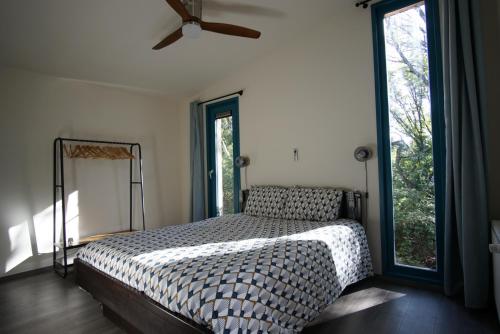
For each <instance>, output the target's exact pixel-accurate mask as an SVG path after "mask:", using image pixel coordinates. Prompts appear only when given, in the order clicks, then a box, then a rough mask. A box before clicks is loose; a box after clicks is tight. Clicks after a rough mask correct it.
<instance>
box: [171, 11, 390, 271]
mask: <svg viewBox="0 0 500 334" xmlns="http://www.w3.org/2000/svg"><path fill="white" fill-rule="evenodd" d="M370 22H371V20H370V12H369V11H363V10H360V9H358V8H355V7H354V6H353V5H352V3H349V2H346V4H345V6H343V7H342V8H340V9H339V11H338V12H336V13H332V16H331V18H330V19H329V20H328V22H325V23H324V24H322V25H320V26H319V27H317V29H315V30H314V31H309V33H308V34H307V35H303V36H299V37H297V38H296V39H295V40H291V41H288V42H286V43H284V45H283V46H282V47H280V48H278V50H277V51H276V52H274V53H272V54H269V55H268V56H266V57H265V58H262V59H260V60H258V61H257V62H255V63H253V64H249V65H248V66H246V67H244V68H242V69H241V70H240V71H238V72H236V73H234V74H233V75H231V76H229V77H227V78H225V79H224V80H222V81H220V82H217V83H214V84H213V85H212V86H210V87H209V88H207V89H206V90H204V91H203V92H201V93H200V94H199V95H197V96H194V97H192V99H191V100H194V99H195V98H200V99H205V98H210V97H213V96H218V95H222V94H225V93H227V92H231V91H235V90H238V89H240V88H243V89H244V90H245V93H244V95H243V96H242V97H241V98H240V141H241V154H242V155H248V156H249V157H250V159H251V165H250V167H249V168H248V182H249V184H283V185H295V184H300V185H329V186H342V187H348V188H354V189H364V166H363V164H361V163H359V162H357V161H355V160H354V158H353V151H354V149H355V147H357V146H359V145H370V146H371V147H372V148H375V145H376V140H377V136H376V121H375V116H376V112H375V96H374V78H373V52H372V40H371V37H372V33H371V23H370ZM228 52H229V51H228ZM188 103H189V100H186V101H184V103H182V104H181V105H180V110H181V112H182V115H183V117H182V119H181V122H182V123H181V124H182V125H181V128H182V130H183V142H182V147H183V148H182V152H183V153H184V157H183V159H182V161H183V163H184V166H183V167H182V168H181V172H182V173H183V177H182V180H183V187H182V189H183V214H184V220H187V219H188V217H189V118H188V115H189V113H188ZM293 147H297V148H298V149H299V156H300V160H299V161H298V162H294V161H293V154H292V148H293ZM368 168H369V191H370V200H369V210H370V212H369V229H368V235H369V242H370V247H371V250H372V254H373V260H374V264H375V267H376V271H377V272H380V269H381V260H380V225H379V193H378V192H379V190H378V169H377V159H376V158H375V159H373V160H371V161H369V166H368ZM242 181H243V177H242Z"/></svg>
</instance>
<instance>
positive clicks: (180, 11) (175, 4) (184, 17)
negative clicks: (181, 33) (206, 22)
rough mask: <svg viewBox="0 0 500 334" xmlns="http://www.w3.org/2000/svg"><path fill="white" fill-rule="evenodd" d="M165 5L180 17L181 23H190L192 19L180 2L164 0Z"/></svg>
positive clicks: (177, 0)
mask: <svg viewBox="0 0 500 334" xmlns="http://www.w3.org/2000/svg"><path fill="white" fill-rule="evenodd" d="M166 1H167V3H168V4H169V5H170V7H172V9H173V10H175V11H176V12H177V14H179V15H180V16H181V17H182V21H190V20H191V19H192V16H191V14H189V12H188V10H187V9H186V7H185V6H184V5H183V4H182V2H181V0H166Z"/></svg>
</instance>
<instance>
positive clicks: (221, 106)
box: [205, 97, 241, 218]
mask: <svg viewBox="0 0 500 334" xmlns="http://www.w3.org/2000/svg"><path fill="white" fill-rule="evenodd" d="M228 110H230V111H231V116H232V118H233V119H232V122H233V168H234V185H233V191H234V199H233V204H234V212H235V213H237V212H240V189H241V177H240V168H238V167H236V166H235V165H234V159H235V158H236V157H238V156H239V155H240V129H239V128H240V126H239V124H240V120H239V119H240V117H239V98H238V97H234V98H231V99H227V100H223V101H220V102H215V103H212V104H208V105H207V106H206V117H205V118H206V138H207V195H208V199H207V204H208V217H209V218H211V217H216V216H217V202H216V196H217V193H216V192H217V186H216V184H215V180H216V178H215V177H213V178H212V179H210V175H209V174H208V171H210V170H215V120H216V119H217V118H218V115H220V114H225V113H227V111H228Z"/></svg>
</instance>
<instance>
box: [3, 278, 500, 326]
mask: <svg viewBox="0 0 500 334" xmlns="http://www.w3.org/2000/svg"><path fill="white" fill-rule="evenodd" d="M316 323H317V324H316V325H313V326H311V327H309V328H307V329H306V330H305V333H343V334H348V333H363V334H364V333H453V334H455V333H478V334H479V333H500V326H499V325H498V322H497V319H496V313H495V311H494V310H488V311H468V310H465V309H464V308H463V307H462V306H461V304H460V302H459V301H456V300H453V299H449V298H446V297H444V296H442V295H441V294H440V293H436V292H431V291H427V290H423V289H417V288H410V287H405V286H401V285H397V284H394V283H388V282H386V281H384V280H381V279H376V278H373V279H369V280H366V281H364V282H362V283H359V284H357V285H355V286H353V287H350V288H348V289H347V290H346V291H345V293H344V294H343V296H342V297H341V298H339V300H338V301H337V302H336V303H335V304H334V305H332V306H330V307H329V308H328V309H327V310H326V311H325V312H324V313H323V314H322V316H321V317H320V319H318V320H317V321H316ZM0 333H56V334H63V333H109V334H111V333H123V331H122V330H121V329H119V328H118V327H116V326H115V325H114V324H113V323H112V322H111V321H109V320H107V319H106V318H104V317H103V316H102V314H101V311H100V308H99V304H98V303H97V302H96V301H95V300H93V299H92V297H91V296H90V295H88V294H87V293H86V292H85V291H83V290H81V289H79V288H78V287H77V286H76V285H75V284H74V282H73V279H72V277H71V276H70V277H69V278H67V279H66V280H63V279H61V278H60V277H58V276H57V275H55V274H54V273H52V272H45V273H41V274H38V275H35V276H30V277H24V278H19V279H15V280H12V281H7V282H2V283H0Z"/></svg>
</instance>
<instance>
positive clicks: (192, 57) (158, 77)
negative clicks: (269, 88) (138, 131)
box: [0, 0, 353, 96]
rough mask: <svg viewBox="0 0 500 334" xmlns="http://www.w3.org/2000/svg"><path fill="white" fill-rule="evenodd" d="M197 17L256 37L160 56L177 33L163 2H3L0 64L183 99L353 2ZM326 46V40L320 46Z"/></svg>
mask: <svg viewBox="0 0 500 334" xmlns="http://www.w3.org/2000/svg"><path fill="white" fill-rule="evenodd" d="M203 5H204V12H203V13H204V14H203V16H204V17H203V18H204V20H207V21H216V22H226V23H233V24H238V25H244V26H248V27H250V28H254V29H258V30H260V31H262V37H261V39H259V40H250V39H244V38H236V37H231V36H224V35H218V34H214V33H210V32H203V34H202V36H201V37H200V38H199V39H193V40H190V39H187V38H183V39H181V40H180V41H178V42H177V43H175V44H173V45H171V46H169V47H167V48H166V49H163V50H161V51H153V50H152V49H151V48H152V46H153V45H155V44H156V43H157V42H158V41H160V40H161V39H162V38H163V37H164V36H166V35H167V34H168V33H169V32H171V31H172V30H174V29H175V28H177V27H178V26H180V23H181V22H180V19H179V18H178V17H177V15H176V14H175V12H174V11H173V10H172V9H171V8H170V7H169V6H168V5H167V4H166V2H165V1H164V0H2V1H1V2H0V64H3V65H6V66H12V67H16V68H21V69H25V70H30V71H35V72H40V73H44V74H49V75H54V76H58V77H64V78H72V79H77V80H86V81H95V82H102V83H106V84H112V85H121V86H128V87H134V88H140V89H145V90H150V91H154V92H160V93H162V94H167V95H172V96H187V95H190V94H193V93H196V92H198V91H199V90H201V89H203V88H204V87H206V86H207V85H208V84H209V83H210V82H212V81H214V80H218V79H220V78H222V77H224V76H226V75H227V74H228V73H230V72H231V71H234V70H236V69H237V68H238V67H239V66H243V65H245V64H246V63H248V62H250V61H252V59H254V58H257V57H259V56H261V55H263V54H265V53H266V52H270V51H272V49H273V48H275V47H277V46H279V45H280V44H281V43H284V42H290V41H291V40H292V41H293V39H294V36H296V35H297V34H299V35H301V36H304V31H311V32H312V33H313V31H314V27H316V26H318V25H319V24H320V23H321V22H322V21H325V20H328V19H329V17H331V16H332V14H333V13H334V11H338V10H342V8H345V6H352V5H353V1H351V0H205V1H204V2H203ZM325 42H328V41H325Z"/></svg>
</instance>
